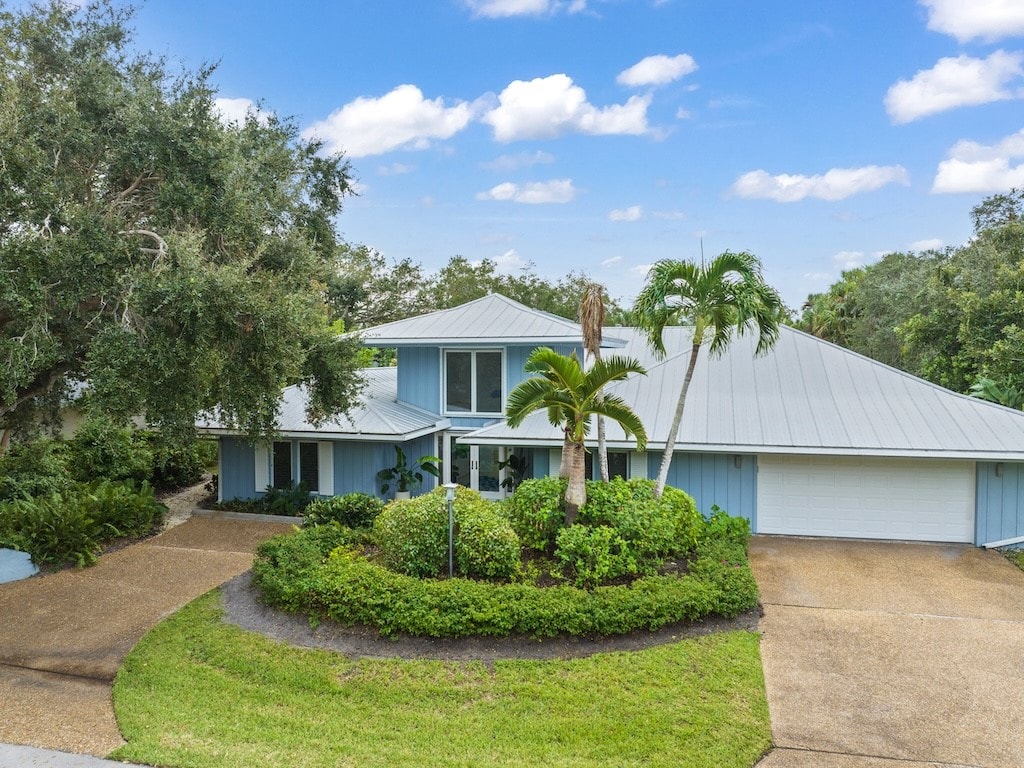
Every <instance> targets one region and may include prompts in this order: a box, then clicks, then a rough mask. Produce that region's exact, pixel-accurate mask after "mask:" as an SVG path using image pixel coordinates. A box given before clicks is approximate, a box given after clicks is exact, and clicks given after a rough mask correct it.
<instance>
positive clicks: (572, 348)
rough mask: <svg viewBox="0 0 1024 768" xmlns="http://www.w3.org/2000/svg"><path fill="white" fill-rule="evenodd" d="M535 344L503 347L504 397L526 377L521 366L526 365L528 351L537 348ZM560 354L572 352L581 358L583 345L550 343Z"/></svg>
mask: <svg viewBox="0 0 1024 768" xmlns="http://www.w3.org/2000/svg"><path fill="white" fill-rule="evenodd" d="M537 346H538V345H536V344H525V345H519V346H512V347H506V348H505V372H506V382H505V383H506V385H507V387H508V388H507V389H506V390H505V397H506V398H507V397H508V393H509V392H511V391H512V390H513V389H515V388H516V386H517V385H518V384H519V382H521V381H523V380H525V379H526V378H528V377H527V375H526V372H525V371H524V370H523V368H524V367H525V366H526V359H527V358H528V357H529V356H530V353H531V352H533V350H535V349H536V348H537ZM550 346H551V348H552V349H554V350H555V352H557V353H558V354H560V355H571V354H572V353H573V352H575V353H576V356H577V357H578V358H579V359H580V360H582V359H583V357H582V355H583V347H582V345H579V344H552V345H550Z"/></svg>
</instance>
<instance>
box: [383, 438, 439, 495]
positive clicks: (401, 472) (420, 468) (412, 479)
mask: <svg viewBox="0 0 1024 768" xmlns="http://www.w3.org/2000/svg"><path fill="white" fill-rule="evenodd" d="M440 463H441V460H440V459H439V458H438V457H437V456H420V457H419V458H418V459H416V460H414V461H413V462H412V463H411V464H410V463H409V461H408V459H406V458H405V451H403V450H402V446H400V445H396V446H395V464H394V466H391V467H386V468H384V469H382V470H380V472H378V473H377V480H378V481H379V482H380V484H381V486H380V492H381V493H387V492H388V491H389V490H390V489H391V484H392V483H394V484H395V490H397V491H399V492H402V493H405V492H407V491H409V490H411V489H413V488H415V487H417V486H419V485H422V484H423V475H424V473H425V474H428V475H433V476H434V477H440V476H441V470H440V469H438V466H437V465H438V464H440Z"/></svg>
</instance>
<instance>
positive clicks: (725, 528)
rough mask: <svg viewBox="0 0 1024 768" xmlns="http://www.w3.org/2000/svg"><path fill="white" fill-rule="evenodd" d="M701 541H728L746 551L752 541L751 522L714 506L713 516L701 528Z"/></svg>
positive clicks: (712, 507) (712, 508)
mask: <svg viewBox="0 0 1024 768" xmlns="http://www.w3.org/2000/svg"><path fill="white" fill-rule="evenodd" d="M699 539H700V541H702V542H714V541H719V542H721V541H726V542H729V543H732V544H736V545H739V546H742V547H743V548H744V550H745V549H746V547H747V543H748V542H749V541H750V521H749V520H747V519H746V518H743V517H733V516H732V515H730V514H729V513H728V512H726V511H725V510H724V509H722V508H721V507H719V506H718V505H717V504H713V505H712V506H711V515H710V516H708V519H707V520H706V521H704V524H703V525H702V526H701V532H700V535H699Z"/></svg>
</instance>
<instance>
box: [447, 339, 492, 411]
mask: <svg viewBox="0 0 1024 768" xmlns="http://www.w3.org/2000/svg"><path fill="white" fill-rule="evenodd" d="M503 367H504V366H503V365H502V356H501V352H500V351H498V350H486V351H485V350H472V351H470V350H466V351H463V350H446V351H445V353H444V410H445V413H467V414H468V413H486V414H500V413H501V410H502V404H503V403H504V396H503V395H504V392H503V386H502V369H503Z"/></svg>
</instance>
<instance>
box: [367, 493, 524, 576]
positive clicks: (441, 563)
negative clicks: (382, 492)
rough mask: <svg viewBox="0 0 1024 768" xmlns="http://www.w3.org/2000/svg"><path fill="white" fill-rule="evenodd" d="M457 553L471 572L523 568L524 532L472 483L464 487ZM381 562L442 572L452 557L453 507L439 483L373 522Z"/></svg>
mask: <svg viewBox="0 0 1024 768" xmlns="http://www.w3.org/2000/svg"><path fill="white" fill-rule="evenodd" d="M453 512H454V516H455V521H456V532H455V558H456V562H457V564H458V569H459V572H460V573H461V574H462V575H464V576H468V577H471V578H491V579H493V578H512V577H514V576H515V575H516V574H518V572H519V554H520V544H519V538H518V537H517V536H516V534H515V531H513V530H512V528H511V526H510V525H509V524H508V521H507V520H505V519H504V518H502V517H501V516H500V515H499V514H498V513H497V511H496V508H495V505H493V504H491V503H489V502H487V501H485V500H484V499H482V498H481V497H480V494H478V493H476V492H475V491H471V490H469V489H468V488H461V487H460V488H458V489H457V490H456V493H455V502H454V507H453ZM373 530H374V536H375V540H376V542H377V545H378V546H379V547H380V556H381V562H382V563H383V564H384V565H385V566H387V567H388V568H389V569H391V570H393V571H396V572H398V573H403V574H406V575H409V576H417V577H433V576H439V575H441V574H442V573H444V572H445V571H446V566H447V563H448V507H447V504H446V502H445V491H444V489H443V488H437V489H435V490H433V491H431V492H430V493H427V494H424V495H422V496H417V497H415V498H412V499H404V500H398V501H393V502H391V503H390V504H388V505H387V507H385V508H384V511H383V512H382V513H381V514H380V515H379V516H378V517H377V519H376V521H374V525H373Z"/></svg>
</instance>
